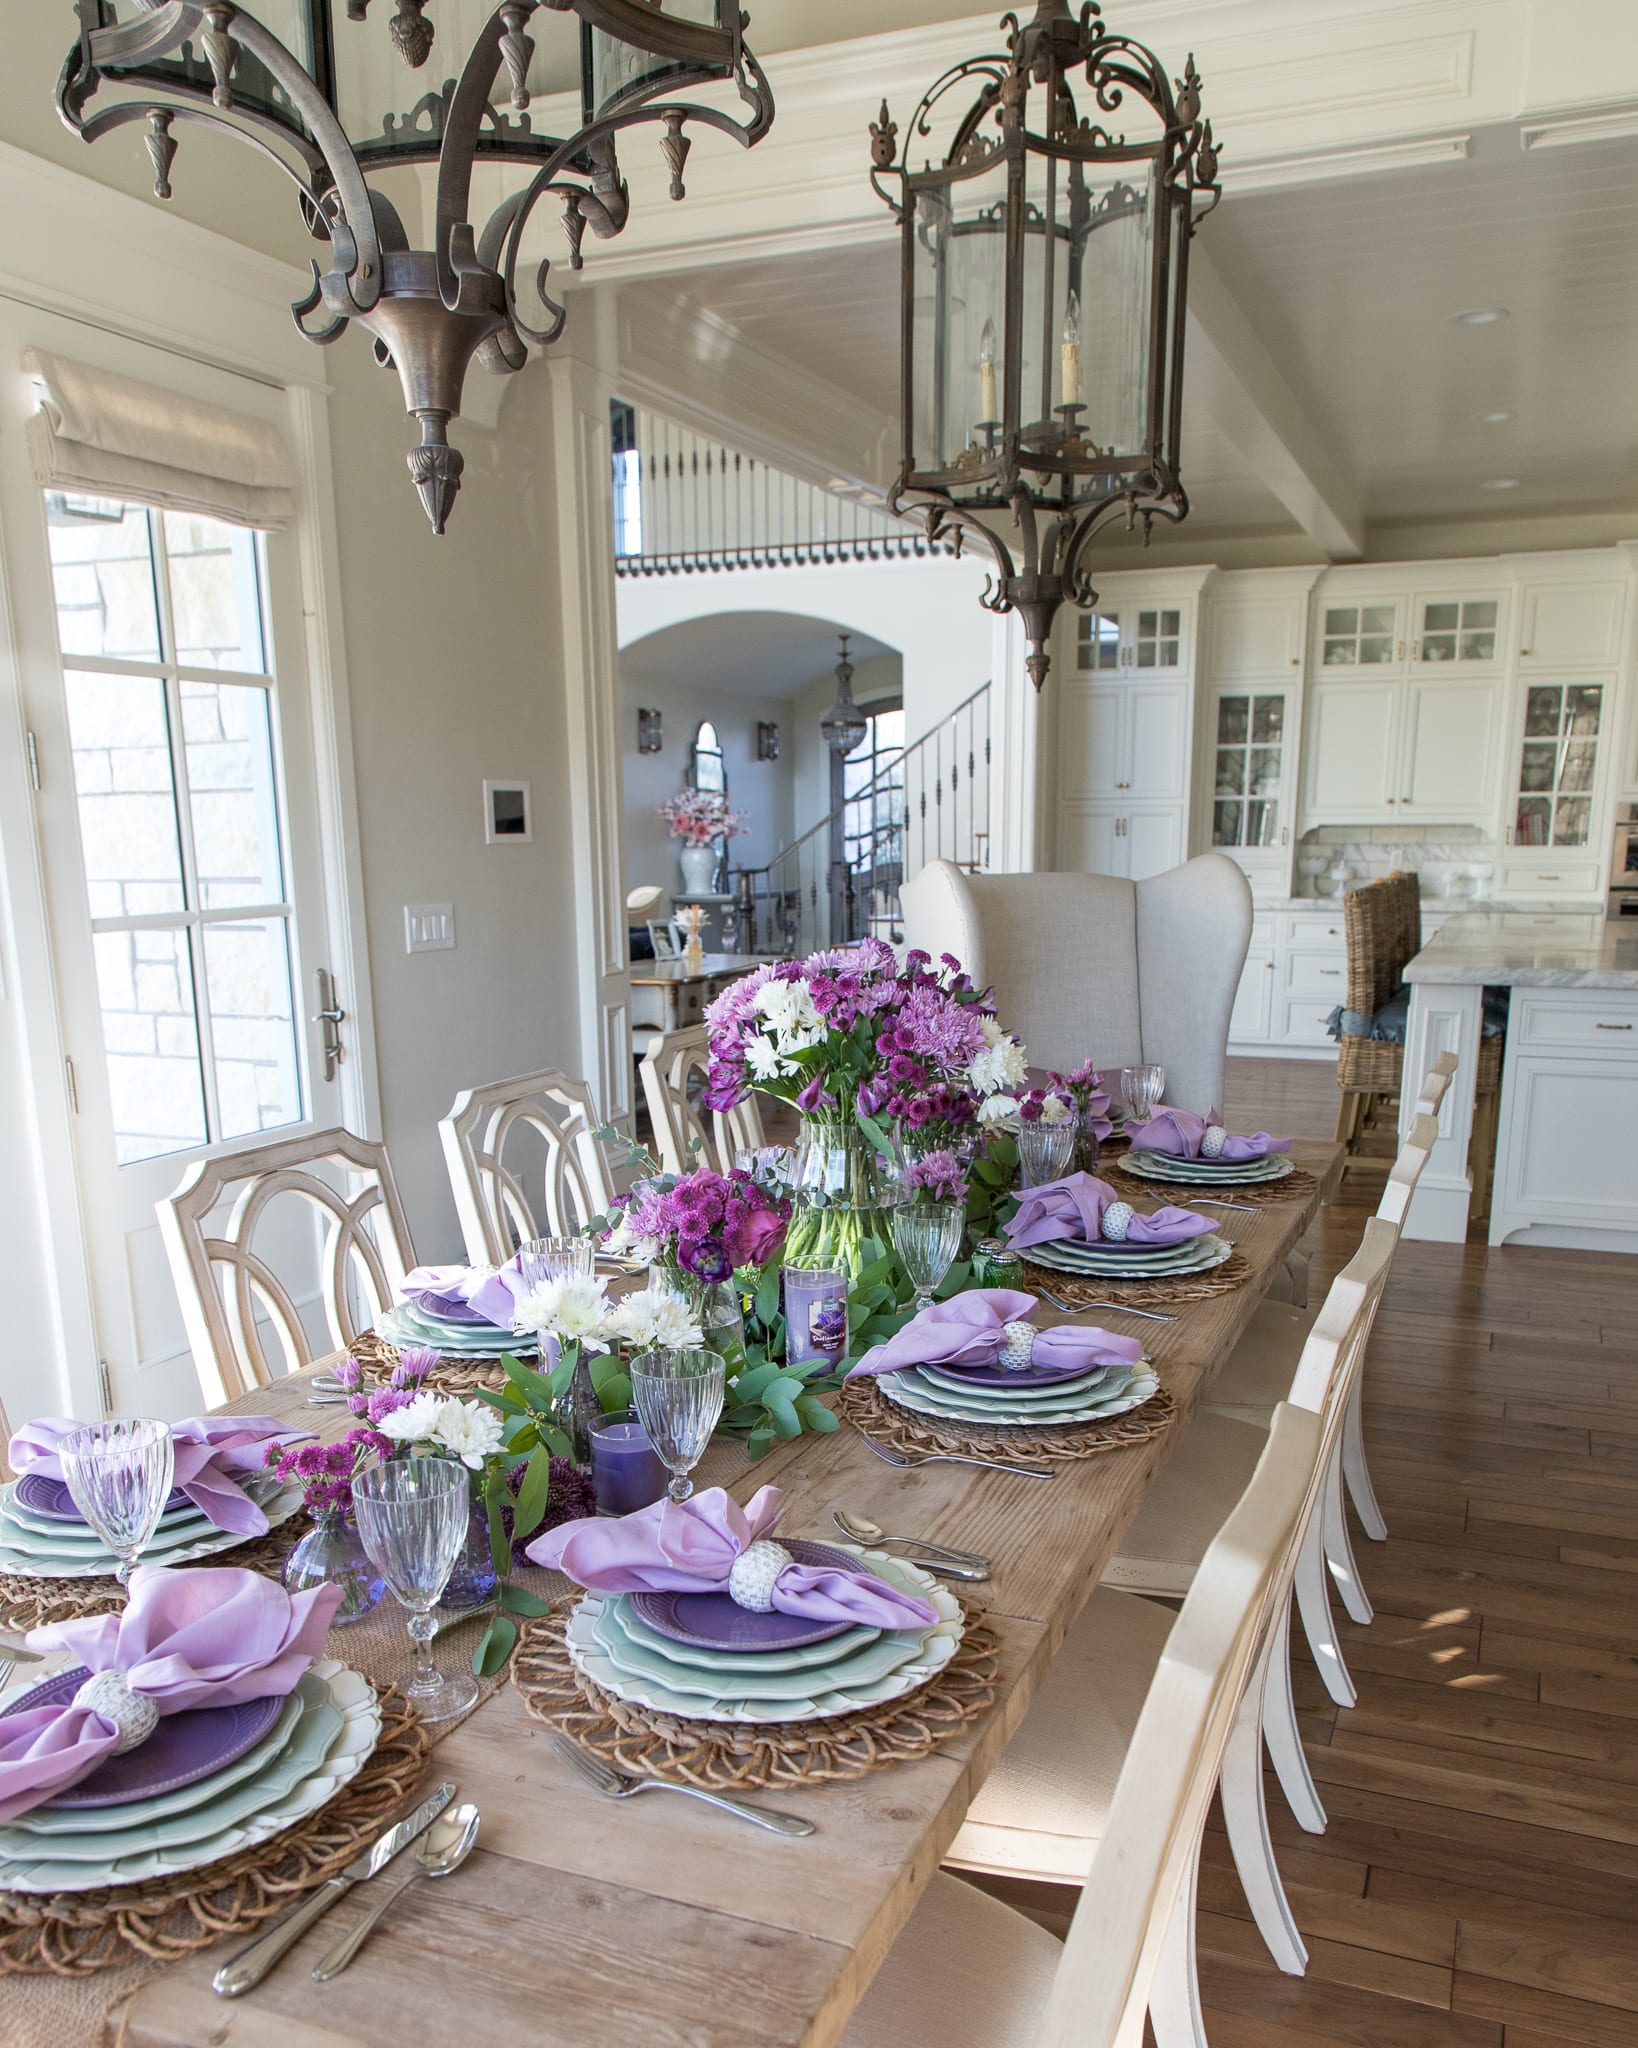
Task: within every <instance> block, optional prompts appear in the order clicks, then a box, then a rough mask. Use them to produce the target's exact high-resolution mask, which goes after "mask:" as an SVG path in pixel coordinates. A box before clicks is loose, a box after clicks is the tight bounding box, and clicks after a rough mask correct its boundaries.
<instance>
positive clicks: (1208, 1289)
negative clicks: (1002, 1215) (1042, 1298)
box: [1021, 1251, 1251, 1308]
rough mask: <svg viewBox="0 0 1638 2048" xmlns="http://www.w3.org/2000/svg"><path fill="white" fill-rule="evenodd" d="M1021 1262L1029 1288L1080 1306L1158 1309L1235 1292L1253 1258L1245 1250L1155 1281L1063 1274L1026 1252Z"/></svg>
mask: <svg viewBox="0 0 1638 2048" xmlns="http://www.w3.org/2000/svg"><path fill="white" fill-rule="evenodd" d="M1021 1263H1022V1265H1023V1268H1024V1285H1025V1286H1026V1287H1032V1288H1034V1289H1035V1290H1036V1291H1037V1292H1039V1291H1040V1290H1041V1289H1042V1288H1047V1289H1049V1290H1050V1291H1051V1292H1052V1293H1053V1294H1056V1295H1058V1296H1059V1297H1060V1298H1061V1299H1062V1300H1064V1301H1069V1302H1073V1303H1074V1304H1075V1305H1076V1306H1077V1307H1090V1306H1091V1305H1092V1304H1093V1303H1095V1302H1104V1303H1107V1304H1108V1305H1109V1306H1110V1307H1112V1308H1158V1307H1159V1306H1160V1305H1161V1304H1162V1303H1165V1302H1179V1301H1212V1300H1214V1299H1215V1298H1216V1297H1217V1296H1218V1295H1219V1294H1232V1293H1233V1292H1234V1290H1235V1289H1236V1288H1237V1287H1243V1286H1244V1285H1245V1283H1246V1282H1247V1281H1248V1280H1249V1279H1250V1278H1251V1261H1250V1260H1249V1259H1248V1258H1247V1257H1246V1255H1245V1253H1244V1252H1242V1251H1234V1252H1232V1253H1230V1255H1229V1256H1228V1258H1226V1259H1225V1260H1224V1261H1223V1263H1222V1264H1221V1265H1220V1266H1213V1267H1212V1268H1211V1269H1210V1271H1209V1272H1205V1273H1180V1274H1176V1275H1174V1276H1173V1277H1171V1278H1170V1279H1168V1278H1167V1277H1166V1276H1165V1275H1164V1274H1156V1276H1155V1277H1154V1279H1153V1280H1105V1279H1098V1278H1096V1277H1094V1276H1093V1275H1090V1274H1088V1275H1086V1276H1085V1277H1083V1276H1082V1275H1080V1274H1078V1273H1061V1272H1059V1270H1058V1268H1057V1267H1056V1266H1038V1265H1036V1263H1035V1261H1034V1260H1033V1259H1032V1258H1030V1257H1029V1256H1028V1255H1027V1254H1025V1255H1023V1257H1022V1260H1021Z"/></svg>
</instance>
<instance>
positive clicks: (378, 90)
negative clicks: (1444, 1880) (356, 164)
mask: <svg viewBox="0 0 1638 2048" xmlns="http://www.w3.org/2000/svg"><path fill="white" fill-rule="evenodd" d="M330 11H331V15H332V19H333V22H334V27H333V28H332V30H331V34H332V36H333V38H334V41H335V62H336V88H335V92H334V95H333V99H334V103H335V109H336V113H337V116H338V117H339V119H340V121H341V125H342V127H343V128H344V129H345V130H346V132H347V137H348V140H349V141H350V142H351V143H352V145H353V149H354V152H355V154H356V155H357V157H358V159H359V161H360V162H361V163H364V164H366V165H368V164H371V163H379V162H381V161H383V160H387V161H392V160H393V159H401V160H408V159H411V158H415V157H434V156H436V155H437V153H438V145H439V142H440V140H441V138H442V131H443V119H442V115H441V113H440V112H439V110H438V109H437V108H436V107H435V106H429V105H428V104H427V102H428V96H429V95H440V96H441V95H442V94H443V92H444V89H445V87H446V85H448V84H449V83H450V81H451V80H453V79H457V78H459V76H460V74H461V71H462V69H463V68H464V66H465V64H466V60H467V58H468V57H469V56H470V55H471V53H472V51H473V49H474V48H475V47H476V45H477V41H478V36H479V33H480V31H481V30H482V29H483V28H484V26H485V24H486V23H487V22H488V21H489V20H490V19H491V17H492V16H493V15H494V12H495V6H494V0H437V5H436V6H435V7H433V8H431V9H430V10H429V11H428V12H427V13H426V14H424V15H422V16H421V19H420V27H421V28H422V29H423V30H425V29H431V30H432V42H431V45H430V48H429V52H428V55H427V57H426V59H425V61H424V62H422V63H420V64H415V65H412V64H408V63H406V62H405V60H404V58H403V57H401V56H400V55H399V53H398V50H397V49H396V47H395V46H394V43H393V39H392V36H391V34H390V33H389V24H388V19H387V16H386V14H385V11H384V10H383V9H382V8H380V7H374V8H372V9H371V10H370V13H369V15H368V16H367V17H366V18H365V19H364V20H363V21H354V20H351V19H349V17H348V15H347V12H346V9H345V8H344V7H342V6H340V5H336V4H334V0H332V5H331V9H330ZM555 29H556V18H555V17H554V16H553V15H552V14H550V13H537V14H533V15H531V16H530V17H529V19H528V21H527V22H526V24H525V33H526V34H530V35H532V36H533V38H534V45H535V47H534V54H533V56H532V57H531V59H530V61H529V67H528V70H527V72H526V73H525V84H526V85H527V87H528V90H529V92H530V93H531V94H539V93H549V92H552V91H554V90H557V91H562V90H563V89H565V88H569V89H572V87H573V84H574V70H573V56H572V53H573V48H574V44H573V40H572V38H569V37H565V36H564V35H563V34H562V33H561V31H558V32H557V33H554V30H555ZM565 46H567V49H568V51H569V52H570V56H569V58H568V62H567V69H565V56H564V51H565ZM549 67H552V68H549ZM489 105H490V109H491V112H492V114H493V117H494V118H493V122H492V123H491V122H488V121H486V122H485V123H484V126H483V130H482V133H481V134H480V136H479V141H478V149H479V154H480V155H481V154H482V152H483V143H484V138H485V137H486V136H494V135H495V134H496V133H497V132H499V133H503V134H504V135H505V136H506V139H507V142H508V145H509V146H511V147H513V148H517V147H519V146H521V147H522V148H523V149H525V150H527V149H528V148H529V138H530V137H533V141H534V144H535V148H536V150H537V151H538V152H539V153H540V154H543V155H544V154H545V153H546V151H547V147H548V145H549V142H550V137H549V136H547V135H546V134H545V133H544V132H542V133H541V134H540V135H538V136H534V135H533V130H534V128H535V126H537V125H538V123H537V122H535V121H533V120H532V118H531V116H530V115H529V114H527V113H524V114H517V113H515V112H514V111H513V108H512V80H511V74H510V73H509V71H508V70H507V68H506V66H505V65H504V64H502V65H501V66H500V67H499V69H498V71H497V73H496V76H495V82H494V84H493V85H492V86H491V87H490V89H489Z"/></svg>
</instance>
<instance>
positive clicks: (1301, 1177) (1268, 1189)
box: [1110, 1159, 1319, 1209]
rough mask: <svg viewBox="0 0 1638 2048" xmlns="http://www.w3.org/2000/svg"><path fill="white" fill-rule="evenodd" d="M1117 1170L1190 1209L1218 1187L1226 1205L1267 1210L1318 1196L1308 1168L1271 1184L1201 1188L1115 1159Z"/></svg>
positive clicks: (1222, 1183) (1237, 1183)
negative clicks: (1242, 1204)
mask: <svg viewBox="0 0 1638 2048" xmlns="http://www.w3.org/2000/svg"><path fill="white" fill-rule="evenodd" d="M1110 1164H1111V1166H1112V1167H1113V1169H1114V1171H1115V1172H1116V1173H1118V1174H1121V1175H1123V1176H1124V1178H1125V1179H1127V1180H1135V1181H1140V1182H1141V1183H1142V1185H1143V1186H1144V1187H1146V1188H1147V1189H1148V1190H1149V1192H1150V1193H1151V1194H1155V1195H1163V1196H1164V1197H1165V1199H1166V1200H1167V1201H1168V1202H1176V1203H1179V1204H1181V1205H1182V1206H1184V1207H1187V1205H1188V1204H1189V1202H1190V1201H1196V1202H1200V1201H1204V1200H1206V1199H1207V1197H1208V1196H1209V1195H1210V1193H1211V1189H1212V1188H1213V1187H1215V1188H1217V1189H1218V1191H1219V1193H1220V1194H1221V1196H1222V1198H1223V1200H1224V1201H1225V1202H1242V1203H1244V1204H1245V1205H1246V1206H1247V1207H1248V1208H1252V1209H1267V1208H1270V1207H1272V1205H1273V1204H1274V1203H1276V1202H1306V1201H1308V1200H1309V1199H1310V1197H1311V1196H1313V1195H1316V1194H1318V1193H1319V1182H1318V1181H1317V1180H1316V1179H1315V1178H1314V1176H1313V1175H1312V1174H1311V1173H1310V1172H1309V1171H1308V1169H1307V1167H1306V1166H1293V1167H1292V1169H1291V1171H1290V1172H1289V1173H1287V1174H1282V1175H1281V1177H1280V1178H1279V1179H1278V1180H1268V1181H1212V1182H1209V1183H1208V1184H1207V1185H1206V1186H1204V1187H1202V1186H1201V1185H1200V1184H1199V1183H1198V1182H1195V1181H1190V1182H1188V1183H1187V1184H1185V1183H1184V1182H1182V1181H1176V1180H1162V1179H1161V1177H1160V1175H1159V1174H1157V1173H1153V1174H1152V1173H1145V1172H1144V1170H1143V1168H1142V1167H1141V1166H1133V1165H1132V1164H1131V1163H1130V1162H1129V1161H1128V1160H1125V1159H1116V1160H1112V1161H1111V1162H1110Z"/></svg>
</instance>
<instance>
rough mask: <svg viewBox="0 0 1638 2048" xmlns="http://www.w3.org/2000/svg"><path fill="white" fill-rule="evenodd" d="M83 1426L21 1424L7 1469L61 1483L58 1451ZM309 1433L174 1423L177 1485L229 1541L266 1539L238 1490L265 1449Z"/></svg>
mask: <svg viewBox="0 0 1638 2048" xmlns="http://www.w3.org/2000/svg"><path fill="white" fill-rule="evenodd" d="M84 1426H85V1425H84V1424H83V1423H79V1422H74V1421H72V1420H70V1418H69V1417H68V1416H66V1415H42V1416H40V1417H39V1418H38V1420H36V1421H34V1422H29V1423H25V1424H24V1426H23V1427H22V1428H21V1429H20V1430H18V1432H17V1434H16V1435H15V1436H14V1437H13V1438H12V1440H11V1450H10V1455H11V1469H12V1470H13V1471H14V1472H17V1473H23V1472H38V1473H40V1474H41V1476H42V1477H43V1478H46V1479H61V1478H62V1476H63V1468H62V1461H61V1459H60V1458H59V1457H58V1455H57V1446H58V1445H59V1444H60V1443H61V1442H62V1439H63V1438H64V1437H65V1436H68V1435H70V1434H71V1433H72V1432H73V1431H74V1430H76V1429H83V1428H84ZM311 1435H312V1431H311V1430H309V1429H286V1428H285V1426H284V1425H283V1423H281V1422H279V1421H277V1420H276V1419H275V1418H274V1417H273V1416H271V1415H195V1416H191V1417H190V1418H189V1419H188V1420H187V1421H186V1422H173V1423H172V1424H171V1436H172V1438H173V1439H174V1442H175V1449H176V1484H177V1485H178V1486H179V1487H180V1488H181V1489H182V1491H183V1492H184V1493H185V1494H186V1495H187V1496H188V1498H189V1500H191V1501H192V1502H193V1504H194V1506H195V1507H196V1508H198V1509H199V1510H200V1511H201V1513H202V1514H204V1515H205V1516H206V1517H207V1519H208V1520H209V1521H211V1522H213V1523H214V1524H215V1526H216V1527H217V1528H218V1529H226V1530H228V1531H229V1532H230V1534H232V1535H234V1536H265V1535H266V1534H267V1517H266V1515H264V1514H263V1513H262V1511H261V1509H260V1508H259V1507H257V1505H256V1503H255V1502H254V1501H253V1500H252V1499H251V1497H250V1495H249V1494H248V1493H246V1492H245V1490H244V1488H243V1487H242V1486H241V1485H240V1484H239V1481H240V1479H243V1478H247V1477H248V1476H249V1475H250V1474H251V1473H254V1472H261V1471H265V1469H266V1464H267V1447H268V1445H269V1444H293V1443H299V1442H300V1441H301V1440H302V1439H303V1438H305V1437H309V1436H311Z"/></svg>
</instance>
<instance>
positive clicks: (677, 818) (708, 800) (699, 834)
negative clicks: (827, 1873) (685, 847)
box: [660, 789, 745, 846]
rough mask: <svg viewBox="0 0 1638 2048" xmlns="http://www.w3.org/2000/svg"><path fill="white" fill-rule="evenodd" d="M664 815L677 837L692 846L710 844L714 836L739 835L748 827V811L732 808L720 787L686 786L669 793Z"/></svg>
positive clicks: (725, 837) (719, 837)
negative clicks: (746, 818)
mask: <svg viewBox="0 0 1638 2048" xmlns="http://www.w3.org/2000/svg"><path fill="white" fill-rule="evenodd" d="M660 816H661V817H662V818H664V820H665V822H666V829H667V831H669V833H670V834H671V837H672V838H673V839H686V840H687V842H688V844H689V845H690V846H709V845H710V844H711V842H712V841H713V840H714V839H737V838H738V837H739V835H740V833H742V832H743V831H744V830H745V813H744V812H743V811H731V810H729V808H728V799H727V798H726V797H725V796H724V795H723V793H722V791H721V790H720V789H685V790H682V791H680V792H679V793H678V794H677V795H676V796H673V797H668V798H667V799H666V801H665V802H664V803H663V804H661V806H660Z"/></svg>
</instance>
